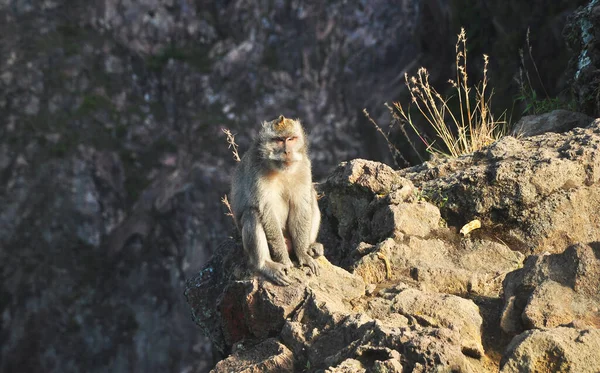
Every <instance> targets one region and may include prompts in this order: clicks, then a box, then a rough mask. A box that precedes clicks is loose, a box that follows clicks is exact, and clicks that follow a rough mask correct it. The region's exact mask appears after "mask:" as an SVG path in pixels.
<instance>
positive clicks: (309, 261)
mask: <svg viewBox="0 0 600 373" xmlns="http://www.w3.org/2000/svg"><path fill="white" fill-rule="evenodd" d="M298 263H299V264H300V267H302V266H307V267H308V268H310V270H311V272H312V273H314V274H315V275H317V276H318V275H319V273H320V268H319V263H317V261H316V260H314V259H313V258H311V257H310V255H308V254H304V255H301V256H299V257H298Z"/></svg>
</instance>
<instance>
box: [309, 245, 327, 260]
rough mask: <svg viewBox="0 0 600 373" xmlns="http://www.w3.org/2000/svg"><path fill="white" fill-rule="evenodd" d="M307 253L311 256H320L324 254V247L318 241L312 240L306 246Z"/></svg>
mask: <svg viewBox="0 0 600 373" xmlns="http://www.w3.org/2000/svg"><path fill="white" fill-rule="evenodd" d="M308 255H310V256H312V257H313V258H318V257H320V256H323V255H325V249H323V244H322V243H320V242H314V243H312V244H311V245H310V246H309V247H308Z"/></svg>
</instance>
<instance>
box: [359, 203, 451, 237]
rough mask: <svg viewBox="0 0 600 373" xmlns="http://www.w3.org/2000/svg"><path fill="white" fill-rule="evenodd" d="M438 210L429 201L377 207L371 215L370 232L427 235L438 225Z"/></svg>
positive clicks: (380, 235) (381, 234) (386, 235)
mask: <svg viewBox="0 0 600 373" xmlns="http://www.w3.org/2000/svg"><path fill="white" fill-rule="evenodd" d="M440 219H441V216H440V210H439V209H438V208H437V207H435V206H433V205H432V204H430V203H427V202H422V201H419V202H417V203H400V204H397V205H396V204H394V205H388V206H386V207H384V208H380V209H378V210H377V211H376V212H375V214H374V215H373V221H372V223H371V232H372V233H373V234H374V235H375V236H378V237H381V238H385V237H390V236H400V237H402V236H403V235H407V236H418V237H427V236H428V235H429V234H430V233H431V232H432V231H433V230H435V229H437V228H439V227H440Z"/></svg>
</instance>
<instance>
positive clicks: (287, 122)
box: [271, 115, 297, 132]
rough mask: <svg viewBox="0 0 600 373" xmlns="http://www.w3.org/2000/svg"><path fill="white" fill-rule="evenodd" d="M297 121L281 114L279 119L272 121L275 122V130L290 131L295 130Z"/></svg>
mask: <svg viewBox="0 0 600 373" xmlns="http://www.w3.org/2000/svg"><path fill="white" fill-rule="evenodd" d="M296 122H297V121H295V120H293V119H289V118H286V117H284V116H283V115H280V116H279V117H278V118H277V119H275V120H273V121H271V123H272V124H273V129H274V130H275V132H290V131H293V130H294V129H295V128H296V127H295V125H296Z"/></svg>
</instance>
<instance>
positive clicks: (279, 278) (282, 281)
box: [261, 261, 292, 286]
mask: <svg viewBox="0 0 600 373" xmlns="http://www.w3.org/2000/svg"><path fill="white" fill-rule="evenodd" d="M286 270H287V268H286V267H285V266H284V265H283V264H281V263H275V262H271V261H269V262H266V263H265V266H264V267H263V268H262V269H261V272H262V274H263V275H265V277H267V278H268V279H269V280H271V281H273V282H274V283H276V284H277V285H281V286H288V285H290V284H291V283H292V280H290V278H289V277H288V276H287V274H286Z"/></svg>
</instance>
